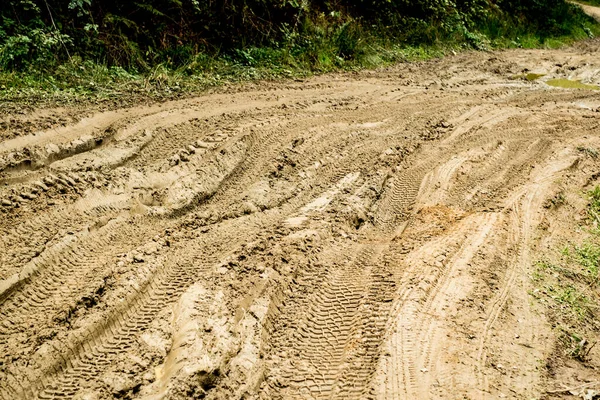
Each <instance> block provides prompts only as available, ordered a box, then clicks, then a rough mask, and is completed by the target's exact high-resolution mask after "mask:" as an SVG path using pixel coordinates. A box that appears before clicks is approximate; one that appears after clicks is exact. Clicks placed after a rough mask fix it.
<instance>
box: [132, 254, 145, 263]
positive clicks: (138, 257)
mask: <svg viewBox="0 0 600 400" xmlns="http://www.w3.org/2000/svg"><path fill="white" fill-rule="evenodd" d="M133 262H136V263H143V262H144V257H142V256H141V255H139V254H136V255H134V256H133Z"/></svg>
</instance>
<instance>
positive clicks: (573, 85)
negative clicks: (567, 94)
mask: <svg viewBox="0 0 600 400" xmlns="http://www.w3.org/2000/svg"><path fill="white" fill-rule="evenodd" d="M546 83H547V84H548V85H550V86H553V87H559V88H564V89H587V90H600V86H596V85H588V84H586V83H581V82H580V81H572V80H570V79H550V80H548V81H546Z"/></svg>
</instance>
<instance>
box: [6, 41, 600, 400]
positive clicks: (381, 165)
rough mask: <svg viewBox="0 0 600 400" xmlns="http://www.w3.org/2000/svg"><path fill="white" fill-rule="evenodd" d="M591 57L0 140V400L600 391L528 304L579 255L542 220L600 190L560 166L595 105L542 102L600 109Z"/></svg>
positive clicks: (348, 85)
mask: <svg viewBox="0 0 600 400" xmlns="http://www.w3.org/2000/svg"><path fill="white" fill-rule="evenodd" d="M598 51H600V41H588V42H585V43H582V44H579V45H577V46H575V47H574V48H570V49H564V50H513V51H505V52H494V53H481V52H471V53H464V54H460V55H457V56H453V57H448V58H445V59H442V60H435V61H430V62H423V63H413V64H405V65H399V66H396V67H393V68H389V69H384V70H378V71H365V72H360V73H348V74H337V75H327V76H322V77H317V78H314V79H310V80H307V81H305V82H293V83H263V84H257V85H247V86H244V87H240V88H238V89H237V90H230V91H228V92H226V91H223V92H222V93H212V94H206V95H203V96H199V97H197V98H193V99H186V100H179V101H171V102H166V103H162V104H154V105H144V106H137V107H131V108H127V109H117V110H112V111H105V112H97V113H93V114H91V115H89V116H85V117H84V118H79V117H78V118H76V119H71V116H72V115H73V111H72V110H69V109H68V108H64V109H52V110H33V111H24V114H22V115H19V116H18V117H16V116H12V115H7V116H5V118H6V119H8V120H10V119H11V118H12V119H14V120H19V121H21V123H22V124H23V126H28V127H29V126H34V127H37V128H38V129H40V130H39V131H38V130H37V129H34V130H33V131H32V132H34V133H27V132H24V131H21V132H20V133H19V134H14V135H11V134H10V132H5V133H4V134H3V135H4V136H3V138H2V141H0V184H1V185H0V201H1V202H2V204H1V205H0V215H1V218H0V230H1V232H2V235H1V240H0V316H1V317H0V397H1V398H3V399H15V398H40V399H52V398H65V397H66V398H76V399H108V398H145V399H163V398H164V399H184V398H204V397H205V398H210V399H242V398H244V399H294V398H328V399H331V398H339V399H364V398H378V399H428V398H430V399H440V398H444V399H459V398H460V399H492V398H518V399H532V398H554V397H561V396H568V395H569V393H568V391H561V389H563V388H564V387H578V386H581V385H586V384H588V383H589V382H593V380H594V379H596V380H597V378H598V371H599V370H598V368H599V366H600V349H598V347H600V346H597V347H596V348H595V349H593V350H592V352H591V353H590V360H591V361H589V362H588V363H587V364H585V365H583V364H581V363H577V362H573V361H569V360H567V361H564V362H562V363H561V362H559V361H560V360H562V358H561V357H560V354H558V353H557V350H556V333H555V331H554V330H553V327H552V322H551V321H550V320H549V319H548V318H547V316H546V314H545V312H544V308H543V307H542V306H540V304H538V303H536V302H535V301H534V300H533V299H532V297H531V296H530V294H529V293H530V291H531V290H533V289H534V287H533V283H532V281H531V279H530V275H531V273H532V268H533V266H532V265H533V263H534V262H535V260H537V259H539V257H540V255H541V254H543V252H544V251H549V250H548V249H550V248H552V246H554V244H555V243H560V240H562V239H564V237H565V236H568V235H567V232H569V235H571V232H575V233H572V234H574V235H575V234H577V233H576V232H577V231H576V230H573V229H571V228H572V226H571V224H572V221H571V220H570V217H569V216H568V215H572V214H565V215H563V216H562V217H561V218H558V217H557V218H554V219H553V222H551V223H549V222H548V219H549V218H550V217H552V215H551V214H549V213H550V212H551V211H549V210H548V209H547V208H545V207H544V203H545V202H546V201H547V200H548V199H549V198H551V197H552V196H554V195H555V194H556V191H557V188H558V187H561V188H562V189H563V190H566V191H568V192H569V193H572V196H573V198H577V193H579V192H580V191H581V190H582V189H583V188H585V187H586V185H587V186H589V185H590V182H595V180H597V179H598V178H597V176H598V174H597V171H598V167H600V162H599V161H597V160H595V159H593V158H592V157H589V156H587V155H586V154H585V153H584V152H581V151H579V150H578V148H580V147H586V148H600V137H599V133H600V122H599V121H600V120H599V116H600V113H599V111H600V95H599V94H598V93H597V92H594V91H587V90H572V89H558V88H552V87H549V86H547V85H546V84H545V83H544V82H543V81H544V79H550V78H569V79H581V80H583V81H584V82H587V83H593V84H600V59H599V58H598V57H597V54H598ZM527 72H536V73H537V72H539V73H544V74H546V75H545V77H544V78H543V79H541V80H539V81H535V82H528V81H527V80H526V79H524V78H523V79H520V78H519V77H520V76H524V74H526V73H527ZM515 78H517V79H515ZM28 121H29V122H31V124H28ZM48 121H49V122H48ZM57 121H58V122H57ZM61 121H63V122H64V123H61V124H62V125H63V126H58V125H57V126H54V125H53V126H52V127H51V128H48V127H47V126H46V125H45V124H46V123H50V124H55V123H59V122H61ZM61 124H59V125H61ZM580 206H581V207H584V206H585V204H582V205H580ZM573 207H575V206H573ZM570 211H571V212H575V211H576V210H570ZM540 226H543V229H542V228H540ZM549 226H550V228H549ZM557 360H558V361H557ZM557 391H558V392H557ZM554 392H556V393H554Z"/></svg>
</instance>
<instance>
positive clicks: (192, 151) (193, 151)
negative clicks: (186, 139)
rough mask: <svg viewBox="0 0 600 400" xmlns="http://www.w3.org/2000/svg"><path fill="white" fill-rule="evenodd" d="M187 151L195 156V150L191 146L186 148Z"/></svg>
mask: <svg viewBox="0 0 600 400" xmlns="http://www.w3.org/2000/svg"><path fill="white" fill-rule="evenodd" d="M187 149H188V151H189V152H190V154H196V148H195V147H194V146H192V145H191V144H190V145H189V146H188V147H187Z"/></svg>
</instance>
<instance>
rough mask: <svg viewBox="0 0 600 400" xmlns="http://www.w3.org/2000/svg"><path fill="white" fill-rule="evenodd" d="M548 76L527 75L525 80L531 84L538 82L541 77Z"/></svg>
mask: <svg viewBox="0 0 600 400" xmlns="http://www.w3.org/2000/svg"><path fill="white" fill-rule="evenodd" d="M543 76H546V74H527V75H525V79H526V80H528V81H529V82H533V81H537V80H538V79H540V78H541V77H543Z"/></svg>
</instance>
